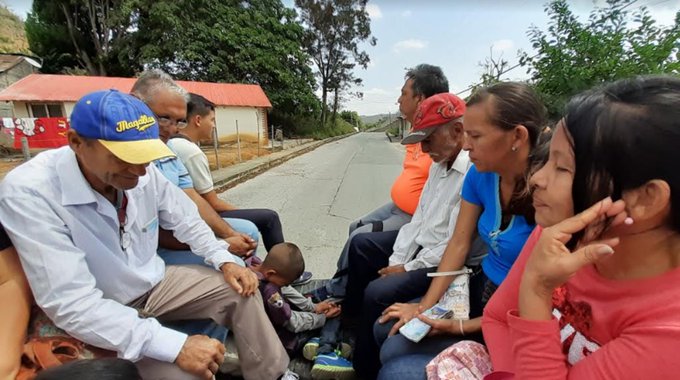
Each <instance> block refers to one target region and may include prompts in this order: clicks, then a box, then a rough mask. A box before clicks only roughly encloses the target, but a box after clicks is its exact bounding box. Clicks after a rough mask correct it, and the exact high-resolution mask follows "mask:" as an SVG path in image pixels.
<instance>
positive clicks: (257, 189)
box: [220, 133, 404, 278]
mask: <svg viewBox="0 0 680 380" xmlns="http://www.w3.org/2000/svg"><path fill="white" fill-rule="evenodd" d="M403 152H404V150H403V149H401V147H400V146H398V145H396V144H390V143H389V142H388V141H387V138H386V137H385V134H384V133H360V134H357V135H353V136H350V137H348V138H345V139H341V140H338V141H336V142H333V143H330V144H326V145H323V146H321V147H319V148H318V149H316V150H314V151H312V152H310V153H307V154H304V155H302V156H299V157H297V158H295V159H292V160H290V161H288V162H286V163H284V164H282V165H281V166H278V167H276V168H273V169H271V170H269V171H267V172H265V173H263V174H261V175H259V176H257V177H255V178H253V179H251V180H249V181H247V182H244V183H242V184H240V185H238V186H236V187H234V188H232V189H229V190H228V191H226V192H224V193H222V194H220V197H222V198H223V199H226V200H228V201H229V202H231V203H233V204H235V205H237V206H238V207H241V208H247V207H253V208H255V207H258V208H260V207H266V208H271V209H273V210H276V211H277V212H278V213H279V215H280V216H281V221H282V223H283V231H284V235H285V237H286V240H287V241H290V242H293V243H296V244H297V245H298V246H299V247H300V248H301V249H302V252H303V253H304V256H305V261H306V263H307V268H308V270H311V271H312V272H313V273H314V276H315V278H329V277H330V276H332V275H333V273H334V272H335V263H336V261H337V258H338V255H339V253H340V250H341V249H342V246H343V245H344V243H345V239H346V238H347V232H348V224H349V222H351V221H352V220H354V219H356V218H358V217H360V216H361V215H363V214H365V213H366V212H368V211H370V210H372V209H374V208H375V207H378V206H380V205H382V204H384V203H385V202H387V201H388V200H389V195H390V187H391V186H392V182H393V181H394V179H395V178H396V177H397V175H398V174H399V172H400V170H401V162H402V160H403V155H404V153H403ZM259 255H260V257H263V256H264V251H263V250H261V251H260V253H259Z"/></svg>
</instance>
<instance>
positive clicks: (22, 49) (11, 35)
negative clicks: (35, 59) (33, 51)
mask: <svg viewBox="0 0 680 380" xmlns="http://www.w3.org/2000/svg"><path fill="white" fill-rule="evenodd" d="M0 53H30V50H29V48H28V40H27V39H26V32H25V31H24V22H23V21H21V19H20V18H19V16H17V15H15V14H14V13H12V11H10V10H9V9H8V8H7V6H6V5H5V4H4V3H3V2H2V1H1V0H0Z"/></svg>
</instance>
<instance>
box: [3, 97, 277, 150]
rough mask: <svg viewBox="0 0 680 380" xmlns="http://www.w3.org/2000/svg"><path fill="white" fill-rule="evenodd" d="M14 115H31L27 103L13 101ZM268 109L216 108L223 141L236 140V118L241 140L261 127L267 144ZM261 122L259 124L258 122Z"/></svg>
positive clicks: (253, 136)
mask: <svg viewBox="0 0 680 380" xmlns="http://www.w3.org/2000/svg"><path fill="white" fill-rule="evenodd" d="M13 104H14V117H16V118H27V117H30V116H29V113H28V107H27V103H25V102H13ZM63 106H64V112H65V114H66V117H68V118H70V117H71V112H73V107H74V106H75V103H74V102H64V103H63ZM266 115H267V113H266V110H264V109H262V108H255V107H217V108H216V109H215V120H216V124H217V133H218V135H219V139H220V141H222V142H228V141H236V120H238V129H239V133H240V135H241V141H253V142H254V141H256V140H257V136H258V134H257V130H258V127H259V129H260V142H261V143H262V144H266V143H267V141H268V140H269V139H268V136H267V132H266V131H267V128H266V125H267V120H266ZM258 123H259V124H258Z"/></svg>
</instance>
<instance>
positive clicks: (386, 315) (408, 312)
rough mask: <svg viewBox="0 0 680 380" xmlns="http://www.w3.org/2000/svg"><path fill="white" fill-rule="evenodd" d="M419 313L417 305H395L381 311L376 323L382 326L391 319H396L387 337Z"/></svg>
mask: <svg viewBox="0 0 680 380" xmlns="http://www.w3.org/2000/svg"><path fill="white" fill-rule="evenodd" d="M421 312H422V310H421V307H420V305H419V304H417V303H395V304H394V305H392V306H390V307H388V308H387V309H385V311H383V313H382V315H381V316H380V318H378V322H379V323H383V324H384V323H387V322H388V321H389V320H391V319H397V322H396V323H395V324H394V326H392V329H391V330H390V334H389V336H392V335H394V334H396V333H397V332H398V331H399V329H400V328H401V326H403V325H405V324H406V323H407V322H408V321H410V320H411V319H413V318H415V317H416V316H417V315H418V314H420V313H421Z"/></svg>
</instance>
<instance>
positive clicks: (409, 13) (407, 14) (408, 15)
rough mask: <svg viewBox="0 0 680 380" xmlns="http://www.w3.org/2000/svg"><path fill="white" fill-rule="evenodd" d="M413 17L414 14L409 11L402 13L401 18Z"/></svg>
mask: <svg viewBox="0 0 680 380" xmlns="http://www.w3.org/2000/svg"><path fill="white" fill-rule="evenodd" d="M412 15H413V12H411V11H410V10H409V9H407V10H405V11H403V12H401V17H403V18H409V17H411V16H412Z"/></svg>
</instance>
